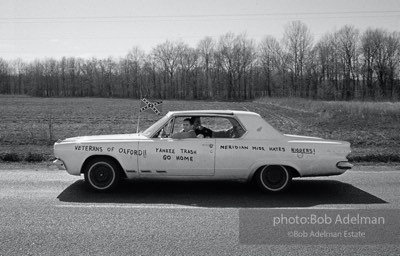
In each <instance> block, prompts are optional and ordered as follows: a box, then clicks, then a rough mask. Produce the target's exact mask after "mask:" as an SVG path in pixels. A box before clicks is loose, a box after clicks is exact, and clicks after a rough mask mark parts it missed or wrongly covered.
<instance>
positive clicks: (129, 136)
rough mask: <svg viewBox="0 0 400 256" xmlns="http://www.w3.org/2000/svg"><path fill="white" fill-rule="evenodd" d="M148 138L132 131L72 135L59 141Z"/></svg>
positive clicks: (104, 140) (105, 140)
mask: <svg viewBox="0 0 400 256" xmlns="http://www.w3.org/2000/svg"><path fill="white" fill-rule="evenodd" d="M145 139H148V138H147V137H146V136H144V135H143V134H141V133H132V134H111V135H93V136H81V137H73V138H67V139H65V140H62V141H58V143H60V142H66V143H68V142H80V143H81V142H100V141H101V142H107V141H121V140H145Z"/></svg>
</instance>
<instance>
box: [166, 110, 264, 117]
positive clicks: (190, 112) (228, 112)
mask: <svg viewBox="0 0 400 256" xmlns="http://www.w3.org/2000/svg"><path fill="white" fill-rule="evenodd" d="M168 114H169V115H230V116H233V115H258V114H257V113H254V112H250V111H240V110H185V111H170V112H168Z"/></svg>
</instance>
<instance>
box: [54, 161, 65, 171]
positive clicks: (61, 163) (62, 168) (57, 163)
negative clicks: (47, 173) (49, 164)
mask: <svg viewBox="0 0 400 256" xmlns="http://www.w3.org/2000/svg"><path fill="white" fill-rule="evenodd" d="M53 164H55V165H56V166H57V168H58V169H59V170H66V168H65V164H64V162H63V161H61V160H60V159H56V160H54V161H53Z"/></svg>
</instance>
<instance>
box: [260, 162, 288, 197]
mask: <svg viewBox="0 0 400 256" xmlns="http://www.w3.org/2000/svg"><path fill="white" fill-rule="evenodd" d="M255 179H256V183H257V185H258V187H259V188H260V189H261V191H263V192H269V193H279V192H282V191H285V190H287V189H288V188H289V186H290V184H291V182H292V174H291V172H290V171H289V170H288V169H287V168H285V167H284V166H281V165H266V166H263V167H261V168H260V170H259V171H258V172H257V173H256V177H255Z"/></svg>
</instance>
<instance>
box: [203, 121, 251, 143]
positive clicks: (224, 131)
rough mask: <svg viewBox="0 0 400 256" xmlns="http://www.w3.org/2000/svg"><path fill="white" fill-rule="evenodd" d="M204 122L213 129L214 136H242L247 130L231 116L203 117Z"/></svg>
mask: <svg viewBox="0 0 400 256" xmlns="http://www.w3.org/2000/svg"><path fill="white" fill-rule="evenodd" d="M202 123H203V124H204V126H206V127H208V128H209V129H211V130H212V131H213V138H240V137H242V136H243V134H244V133H245V132H246V130H245V129H244V128H243V127H242V126H241V124H240V123H239V122H238V121H237V120H236V119H234V118H231V117H203V118H202Z"/></svg>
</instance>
